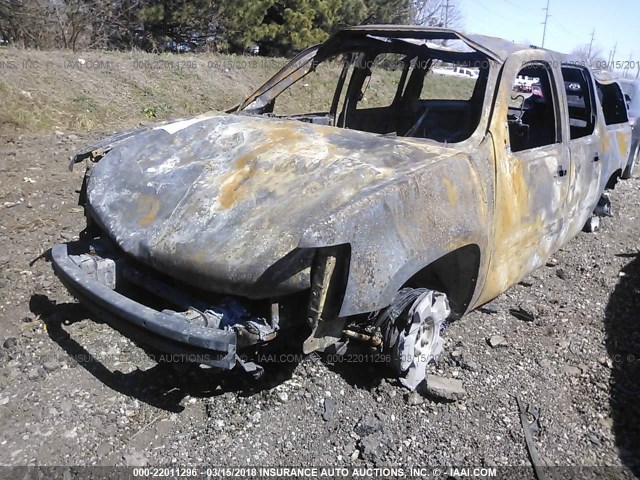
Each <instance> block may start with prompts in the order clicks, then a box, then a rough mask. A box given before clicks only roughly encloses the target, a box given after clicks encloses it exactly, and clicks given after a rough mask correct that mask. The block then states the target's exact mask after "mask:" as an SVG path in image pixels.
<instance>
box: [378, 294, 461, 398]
mask: <svg viewBox="0 0 640 480" xmlns="http://www.w3.org/2000/svg"><path fill="white" fill-rule="evenodd" d="M450 313H451V309H450V307H449V301H448V299H447V296H446V294H444V293H442V292H438V291H435V290H429V289H426V288H415V289H414V288H405V289H402V290H400V292H398V295H397V296H396V298H395V299H394V301H393V303H392V304H391V305H390V306H389V307H388V308H387V309H385V310H384V311H383V312H382V314H381V315H380V317H379V324H380V326H381V333H382V338H383V345H382V348H383V350H385V351H387V352H389V353H390V354H391V363H392V366H393V367H394V369H395V370H396V371H397V372H398V375H399V379H400V382H401V383H402V384H403V385H404V386H405V387H407V388H409V389H411V390H415V389H416V388H418V386H419V385H420V384H421V383H422V381H423V380H425V378H426V375H427V365H428V364H429V363H430V362H432V361H435V360H437V358H438V357H439V356H440V354H441V353H442V350H443V346H444V341H443V339H442V333H443V332H444V329H445V328H446V320H447V318H448V317H449V315H450Z"/></svg>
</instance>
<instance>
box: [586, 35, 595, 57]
mask: <svg viewBox="0 0 640 480" xmlns="http://www.w3.org/2000/svg"><path fill="white" fill-rule="evenodd" d="M595 36H596V29H595V28H594V29H593V31H592V32H591V41H590V42H589V54H588V55H587V56H588V57H589V63H591V49H592V48H593V39H594V37H595Z"/></svg>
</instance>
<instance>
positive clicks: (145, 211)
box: [137, 195, 160, 227]
mask: <svg viewBox="0 0 640 480" xmlns="http://www.w3.org/2000/svg"><path fill="white" fill-rule="evenodd" d="M137 211H138V214H139V215H142V218H140V220H139V221H138V225H140V226H141V227H146V226H148V225H150V224H151V223H152V222H154V221H155V220H156V216H157V215H158V212H159V211H160V200H159V199H158V198H156V197H153V196H151V195H140V196H139V197H138V204H137Z"/></svg>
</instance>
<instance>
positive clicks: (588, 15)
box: [458, 0, 640, 73]
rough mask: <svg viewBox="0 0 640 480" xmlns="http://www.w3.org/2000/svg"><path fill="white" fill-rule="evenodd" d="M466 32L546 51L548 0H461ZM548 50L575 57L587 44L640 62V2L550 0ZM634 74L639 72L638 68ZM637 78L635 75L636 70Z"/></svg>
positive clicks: (606, 57)
mask: <svg viewBox="0 0 640 480" xmlns="http://www.w3.org/2000/svg"><path fill="white" fill-rule="evenodd" d="M458 3H459V5H460V10H461V11H462V14H463V28H462V30H464V31H466V32H470V33H480V34H485V35H491V36H494V37H501V38H505V39H507V40H512V41H515V42H517V43H525V44H533V45H537V46H542V32H543V28H544V27H543V23H544V17H545V12H544V8H545V7H546V6H547V0H458ZM549 15H550V16H549V21H548V23H547V34H546V39H545V43H544V46H545V48H549V49H551V50H557V51H559V52H563V53H570V52H571V51H572V50H573V49H574V48H576V47H579V46H581V45H585V44H586V45H588V44H589V42H590V41H591V33H592V31H593V29H594V28H595V36H594V41H593V45H594V48H597V49H599V50H600V52H601V54H602V57H603V58H604V59H605V60H608V59H609V56H610V54H611V52H612V51H613V49H614V46H615V44H616V42H617V44H618V45H617V48H616V53H615V60H618V61H621V62H627V61H628V60H629V59H631V60H632V61H634V62H635V63H636V64H637V63H638V62H640V0H549ZM634 70H635V68H634ZM634 73H635V71H634Z"/></svg>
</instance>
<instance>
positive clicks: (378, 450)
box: [359, 432, 390, 464]
mask: <svg viewBox="0 0 640 480" xmlns="http://www.w3.org/2000/svg"><path fill="white" fill-rule="evenodd" d="M389 443H390V441H389V438H388V437H387V436H385V435H384V434H383V433H382V432H377V433H374V434H373V435H367V436H366V437H364V438H362V439H361V440H360V443H359V449H360V452H361V453H362V458H363V459H365V460H368V461H370V462H372V463H374V464H375V463H378V462H380V461H381V460H382V457H383V456H384V454H385V452H386V451H387V450H388V449H389Z"/></svg>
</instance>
